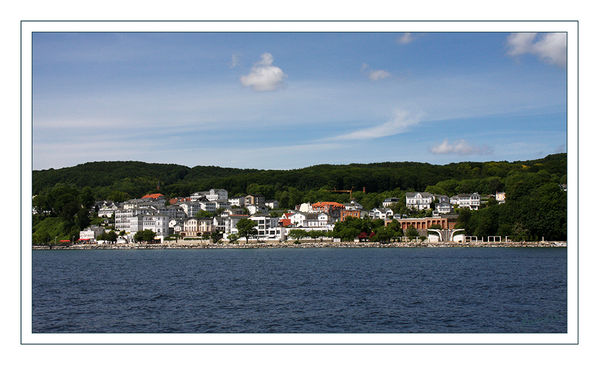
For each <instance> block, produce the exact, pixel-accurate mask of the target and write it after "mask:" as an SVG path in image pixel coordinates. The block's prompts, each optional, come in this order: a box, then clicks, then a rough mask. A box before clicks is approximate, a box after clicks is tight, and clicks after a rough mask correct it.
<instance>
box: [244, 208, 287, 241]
mask: <svg viewBox="0 0 599 365" xmlns="http://www.w3.org/2000/svg"><path fill="white" fill-rule="evenodd" d="M249 219H250V220H251V221H254V222H255V223H256V230H257V231H258V234H257V235H256V238H257V239H281V237H282V234H283V230H284V228H282V227H281V226H280V225H279V218H277V217H270V216H267V215H265V214H257V215H254V216H251V217H249Z"/></svg>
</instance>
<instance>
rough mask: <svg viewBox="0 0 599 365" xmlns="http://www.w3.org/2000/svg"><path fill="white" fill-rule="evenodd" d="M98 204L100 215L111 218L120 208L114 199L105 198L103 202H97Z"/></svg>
mask: <svg viewBox="0 0 599 365" xmlns="http://www.w3.org/2000/svg"><path fill="white" fill-rule="evenodd" d="M96 206H97V207H98V217H105V218H110V217H112V216H113V215H114V212H115V211H116V210H117V209H119V207H118V206H117V205H116V204H115V203H114V202H112V201H108V200H104V201H102V202H97V203H96Z"/></svg>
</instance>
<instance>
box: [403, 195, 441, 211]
mask: <svg viewBox="0 0 599 365" xmlns="http://www.w3.org/2000/svg"><path fill="white" fill-rule="evenodd" d="M434 198H435V197H434V196H433V194H430V193H420V192H408V193H406V207H408V208H410V209H417V210H424V209H431V203H432V202H433V200H434Z"/></svg>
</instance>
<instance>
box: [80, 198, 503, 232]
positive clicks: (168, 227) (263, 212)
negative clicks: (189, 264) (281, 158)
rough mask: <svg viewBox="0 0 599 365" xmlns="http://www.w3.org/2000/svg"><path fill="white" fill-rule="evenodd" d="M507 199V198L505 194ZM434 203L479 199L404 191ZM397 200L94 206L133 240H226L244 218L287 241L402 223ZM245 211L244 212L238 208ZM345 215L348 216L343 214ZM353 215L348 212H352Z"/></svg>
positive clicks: (445, 208) (144, 201)
mask: <svg viewBox="0 0 599 365" xmlns="http://www.w3.org/2000/svg"><path fill="white" fill-rule="evenodd" d="M503 198H505V195H504V196H503ZM435 200H436V203H435V212H434V213H435V214H448V213H451V211H452V207H453V206H454V205H456V206H458V207H460V208H464V207H468V208H470V209H474V210H477V209H478V208H479V207H480V195H479V194H478V193H473V194H459V195H456V196H452V197H451V198H449V197H447V196H443V195H433V194H430V193H426V192H424V193H423V192H409V193H406V206H407V207H409V208H412V209H418V210H422V209H430V208H431V205H432V203H433V202H434V201H435ZM398 202H399V199H397V198H388V199H386V200H385V201H384V202H383V204H382V205H383V207H381V208H375V209H372V210H370V211H364V210H363V207H362V206H361V205H360V204H359V203H357V202H355V201H352V202H350V203H348V204H339V203H335V202H319V203H315V204H310V203H303V204H301V205H298V206H297V207H296V210H295V211H290V212H287V213H284V214H283V215H282V216H281V217H270V216H269V214H268V212H269V210H268V208H278V204H277V203H276V201H266V200H265V199H264V197H262V196H256V195H246V196H239V197H234V198H229V197H228V193H227V191H226V190H224V189H211V190H209V191H206V192H197V193H194V194H192V195H191V196H189V197H187V198H176V199H171V200H169V201H168V204H167V200H166V198H165V197H164V196H163V195H162V194H149V195H146V196H144V197H142V198H141V199H131V200H128V201H126V202H124V203H122V204H120V206H119V205H117V204H115V203H113V202H108V201H104V202H98V204H97V207H98V216H100V217H113V216H114V223H115V227H114V229H115V231H116V232H122V231H124V232H126V238H127V239H128V240H131V239H132V238H133V236H134V235H135V233H137V232H139V231H143V230H151V231H153V232H155V233H156V237H157V238H158V239H164V238H166V237H167V236H168V235H171V234H178V235H179V236H182V237H198V236H202V235H204V234H206V233H212V232H215V231H219V232H222V233H223V235H224V238H225V239H226V238H227V237H228V236H229V235H231V234H237V233H238V231H237V228H236V225H237V223H238V222H239V220H241V219H243V218H248V219H250V220H253V221H254V222H256V229H257V231H258V235H257V238H258V239H285V237H286V235H287V233H288V231H289V230H291V229H304V230H320V231H330V230H332V229H333V228H334V225H335V223H336V222H337V221H339V220H343V219H344V217H347V216H352V217H359V218H364V217H366V216H369V217H370V218H372V219H383V220H385V219H394V218H395V219H400V218H402V217H401V216H399V215H397V214H394V212H393V210H392V209H391V208H390V207H391V206H393V204H397V203H398ZM240 207H244V208H245V210H244V209H242V208H240ZM218 209H222V213H221V214H220V215H218V216H216V217H211V218H197V217H196V214H197V213H198V212H201V211H206V212H215V211H216V210H218ZM344 212H345V213H347V214H344ZM352 212H353V214H350V213H352ZM100 233H101V232H99V230H97V229H96V230H94V229H93V227H90V228H89V229H86V230H85V231H81V233H80V237H86V238H89V239H92V240H93V238H95V237H97V236H98V235H99V234H100Z"/></svg>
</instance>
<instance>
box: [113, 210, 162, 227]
mask: <svg viewBox="0 0 599 365" xmlns="http://www.w3.org/2000/svg"><path fill="white" fill-rule="evenodd" d="M157 213H158V209H157V208H156V207H153V206H149V207H144V208H129V209H125V208H120V209H117V210H116V211H115V212H114V229H115V230H116V231H117V232H120V231H125V232H129V233H132V232H137V231H139V230H141V229H142V221H141V220H140V219H138V217H139V216H144V215H153V214H157Z"/></svg>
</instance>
